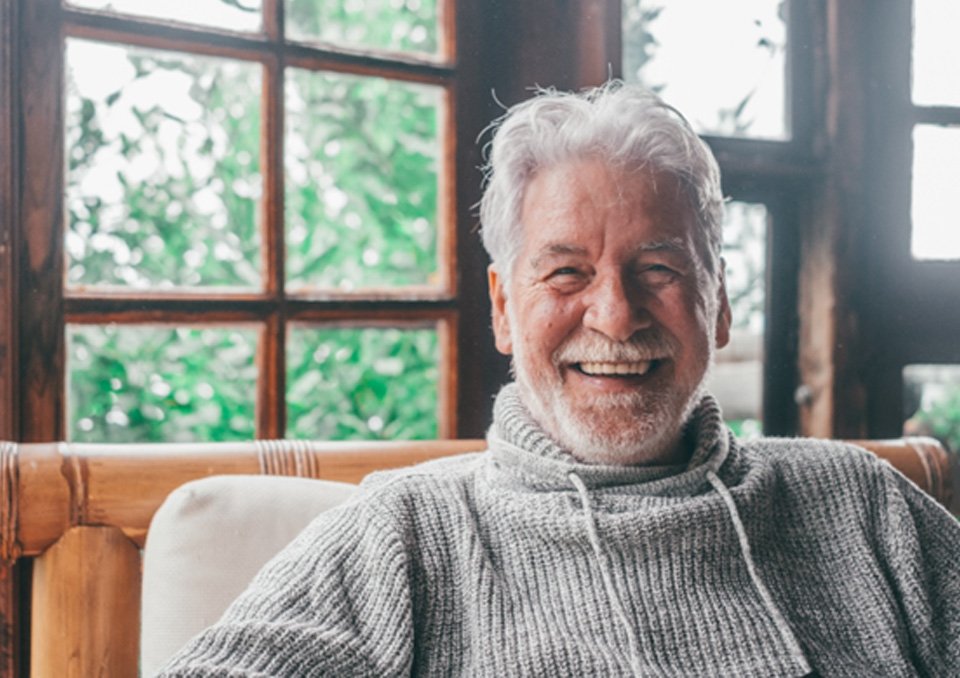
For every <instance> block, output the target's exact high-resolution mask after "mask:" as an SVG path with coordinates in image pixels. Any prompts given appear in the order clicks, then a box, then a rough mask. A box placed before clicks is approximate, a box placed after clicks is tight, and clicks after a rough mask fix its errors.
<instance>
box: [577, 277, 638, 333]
mask: <svg viewBox="0 0 960 678" xmlns="http://www.w3.org/2000/svg"><path fill="white" fill-rule="evenodd" d="M641 297H642V291H641V290H639V289H631V288H630V286H629V285H628V284H625V282H624V280H623V277H622V276H621V275H610V276H606V277H604V278H598V279H595V280H594V281H593V284H592V285H591V289H590V290H589V292H588V295H587V297H586V300H585V303H586V309H585V310H584V314H583V325H584V327H586V328H588V329H591V330H594V331H596V332H601V333H602V334H605V335H606V336H607V337H609V338H610V339H612V340H614V341H626V340H627V339H629V338H630V337H632V336H633V335H634V334H635V333H636V332H637V331H639V330H642V329H644V328H647V327H649V326H650V325H651V322H652V321H651V318H650V314H649V313H648V311H647V308H646V305H645V304H644V303H643V300H642V298H641Z"/></svg>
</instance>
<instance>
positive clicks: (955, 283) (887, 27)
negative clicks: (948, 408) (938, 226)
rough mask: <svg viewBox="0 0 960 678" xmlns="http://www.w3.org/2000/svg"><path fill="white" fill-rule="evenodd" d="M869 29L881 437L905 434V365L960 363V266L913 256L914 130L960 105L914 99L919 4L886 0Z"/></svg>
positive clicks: (873, 353)
mask: <svg viewBox="0 0 960 678" xmlns="http://www.w3.org/2000/svg"><path fill="white" fill-rule="evenodd" d="M881 5H882V6H877V8H876V9H877V11H876V12H875V13H874V14H872V15H871V16H870V17H869V19H870V23H869V24H868V25H867V26H866V30H867V31H868V36H870V37H869V39H867V40H865V42H866V45H867V49H869V53H870V56H871V58H870V62H869V63H870V69H871V70H870V72H869V77H870V79H871V81H873V82H876V83H883V86H882V87H875V88H873V89H872V90H871V92H870V98H869V101H870V110H871V112H872V115H871V116H870V118H869V123H870V125H869V134H870V144H869V145H868V147H867V148H868V153H867V156H868V161H867V167H868V168H869V169H868V177H869V178H868V181H869V183H870V185H872V186H874V187H875V191H874V200H873V201H871V205H870V213H869V214H870V221H871V223H872V225H873V232H872V234H871V235H872V237H871V238H870V239H868V240H866V241H865V242H864V246H865V248H866V249H867V253H868V256H867V257H866V260H865V265H864V270H863V273H862V274H863V276H864V277H865V278H868V279H869V282H868V283H864V285H865V286H869V287H870V289H871V292H872V294H871V295H870V296H869V298H867V299H865V312H864V315H865V324H866V327H867V332H868V333H869V334H870V335H871V336H873V337H882V341H879V342H877V345H876V346H873V347H871V350H870V351H869V357H868V360H869V363H870V369H865V370H864V372H865V374H866V377H865V383H866V390H867V392H868V394H870V395H869V397H868V399H867V406H868V412H867V424H866V425H867V428H868V430H869V431H870V433H871V434H873V435H877V436H894V435H902V431H903V428H902V427H903V416H904V392H903V387H904V384H903V368H904V367H906V366H907V365H911V364H926V363H930V364H960V343H958V341H957V337H958V336H960V305H958V304H957V303H956V295H957V291H958V290H960V261H923V260H916V259H914V258H913V256H912V253H911V242H910V241H911V232H912V218H911V210H910V206H911V201H912V198H911V191H912V165H913V129H914V128H915V127H916V126H917V125H924V124H932V125H960V106H927V105H917V104H914V103H913V95H912V90H911V79H910V73H911V68H912V63H911V62H912V41H913V35H912V27H913V3H912V2H904V3H881Z"/></svg>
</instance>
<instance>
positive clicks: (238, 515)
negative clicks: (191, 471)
mask: <svg viewBox="0 0 960 678" xmlns="http://www.w3.org/2000/svg"><path fill="white" fill-rule="evenodd" d="M355 489H356V486H355V485H348V484H346V483H336V482H331V481H326V480H311V479H307V478H285V477H278V476H213V477H210V478H204V479H202V480H195V481H193V482H189V483H186V484H185V485H182V486H181V487H179V488H177V489H176V490H174V491H173V492H171V493H170V496H169V497H167V499H166V501H165V502H164V503H163V505H162V506H161V507H160V508H159V509H158V510H157V513H156V515H154V518H153V521H152V522H151V523H150V531H149V533H148V535H147V542H146V546H145V548H144V556H143V598H142V604H143V607H142V624H141V643H140V657H141V670H142V673H143V675H147V676H149V675H153V674H154V673H155V672H156V671H157V670H159V669H160V668H161V667H162V666H163V664H164V663H166V661H167V660H168V659H169V658H170V657H171V656H172V655H173V654H174V653H175V652H176V651H177V650H179V649H180V647H182V646H183V645H184V643H186V642H187V641H188V640H189V639H190V638H192V637H193V636H194V635H196V634H197V633H198V632H200V631H201V630H203V629H204V628H206V627H207V626H209V625H210V624H212V623H214V622H215V621H217V619H219V618H220V615H221V614H222V613H223V611H224V610H225V609H226V608H227V605H229V603H230V602H231V601H232V600H233V599H234V598H236V597H237V595H239V594H240V592H241V591H243V589H244V588H245V587H246V585H247V584H248V583H249V581H250V580H251V579H252V578H253V575H255V574H256V573H257V571H258V570H259V569H260V568H261V567H262V566H263V565H264V564H265V563H266V562H267V560H269V559H270V557H271V556H273V555H274V554H275V553H277V552H278V551H279V550H280V549H282V548H283V547H284V546H285V545H286V544H287V543H289V542H290V541H291V540H292V539H293V538H294V537H295V536H296V535H297V534H298V533H299V532H300V531H301V530H302V529H303V528H304V527H306V525H307V523H309V522H310V521H311V520H312V519H313V518H314V517H315V516H316V515H317V514H319V513H320V512H321V511H325V510H326V509H328V508H331V507H333V506H336V505H337V504H339V503H340V502H342V501H344V500H345V499H346V498H347V497H349V496H350V494H351V493H352V492H353V491H354V490H355Z"/></svg>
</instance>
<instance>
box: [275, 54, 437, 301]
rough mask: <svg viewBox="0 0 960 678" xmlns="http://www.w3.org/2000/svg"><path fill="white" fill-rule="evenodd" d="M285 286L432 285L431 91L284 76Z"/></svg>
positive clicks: (342, 78) (363, 80)
mask: <svg viewBox="0 0 960 678" xmlns="http://www.w3.org/2000/svg"><path fill="white" fill-rule="evenodd" d="M286 88H287V92H286V98H287V121H286V129H287V136H286V145H285V155H286V171H287V181H286V237H287V280H288V285H287V287H288V288H289V289H292V290H296V289H303V288H305V287H320V288H327V289H337V290H343V291H350V290H356V289H364V288H367V289H369V288H376V287H390V286H400V285H437V284H438V275H437V220H438V215H437V181H438V167H437V165H438V162H439V156H440V141H439V137H438V118H439V115H440V112H439V108H440V103H441V100H442V98H443V91H442V90H441V89H440V88H439V87H432V86H426V85H414V84H409V83H402V82H396V81H391V80H385V79H383V78H367V77H359V76H353V75H340V74H336V73H315V72H311V71H303V70H290V71H288V78H287V85H286Z"/></svg>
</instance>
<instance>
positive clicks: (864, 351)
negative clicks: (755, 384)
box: [798, 0, 872, 437]
mask: <svg viewBox="0 0 960 678" xmlns="http://www.w3.org/2000/svg"><path fill="white" fill-rule="evenodd" d="M811 5H812V3H811ZM871 11H872V9H871V6H870V2H869V0H850V1H849V2H829V3H826V9H825V12H824V13H823V14H822V15H821V16H820V17H818V19H819V21H821V22H822V25H823V26H824V35H825V36H826V40H825V42H824V43H823V44H822V45H818V46H816V47H815V48H816V49H822V50H823V51H824V54H823V55H822V57H821V59H818V61H821V62H822V63H825V64H826V69H827V70H826V72H823V73H820V74H819V76H818V78H819V86H818V87H817V89H818V90H819V91H822V92H825V93H826V97H825V100H824V102H823V106H822V110H821V116H822V123H823V124H822V125H821V126H820V127H819V134H818V135H817V136H816V137H815V139H814V146H815V152H817V153H818V155H819V156H820V157H821V158H822V159H823V161H824V167H825V171H824V174H823V177H822V179H820V180H819V181H816V182H815V183H814V190H813V196H814V200H813V202H812V204H811V205H810V207H809V211H808V213H807V214H806V215H805V218H804V219H803V221H804V222H805V223H806V226H807V227H806V228H805V229H804V230H803V232H802V234H801V254H800V257H801V260H800V292H799V316H800V349H799V354H800V355H799V363H800V382H801V384H802V386H801V389H800V391H798V396H799V398H798V402H799V404H800V430H801V432H802V433H803V434H805V435H812V436H819V437H866V433H867V431H866V388H865V377H864V369H865V367H866V365H867V364H868V363H869V358H870V355H869V349H870V345H869V343H868V342H865V341H864V335H863V326H862V321H863V319H862V315H861V310H860V309H861V308H862V306H861V303H860V302H861V299H862V293H863V289H862V286H861V281H862V280H863V271H862V270H861V267H862V266H863V265H864V263H865V261H864V260H865V256H864V247H863V244H862V243H863V240H864V239H865V238H866V237H867V223H866V222H867V211H866V204H867V196H868V195H869V191H868V188H867V186H866V185H865V184H866V182H865V174H864V169H865V159H866V152H867V130H866V126H865V125H864V121H865V120H867V119H868V117H869V116H868V112H869V111H868V110H867V103H866V93H865V90H866V86H865V83H866V82H867V73H868V64H867V63H866V60H867V59H866V55H867V51H866V49H865V46H866V44H867V39H868V37H869V36H868V35H867V32H868V30H867V25H868V24H867V23H866V22H865V21H864V18H865V17H867V16H869V14H870V12H871Z"/></svg>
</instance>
